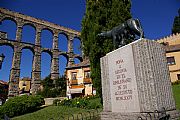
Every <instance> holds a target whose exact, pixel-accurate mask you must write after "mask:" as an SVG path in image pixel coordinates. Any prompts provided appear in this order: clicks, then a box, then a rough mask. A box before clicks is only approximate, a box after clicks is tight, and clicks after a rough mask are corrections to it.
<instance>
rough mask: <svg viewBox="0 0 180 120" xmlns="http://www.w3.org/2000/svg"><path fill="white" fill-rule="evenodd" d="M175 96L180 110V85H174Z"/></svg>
mask: <svg viewBox="0 0 180 120" xmlns="http://www.w3.org/2000/svg"><path fill="white" fill-rule="evenodd" d="M172 88H173V94H174V99H175V101H176V107H177V109H179V110H180V84H179V85H173V87H172Z"/></svg>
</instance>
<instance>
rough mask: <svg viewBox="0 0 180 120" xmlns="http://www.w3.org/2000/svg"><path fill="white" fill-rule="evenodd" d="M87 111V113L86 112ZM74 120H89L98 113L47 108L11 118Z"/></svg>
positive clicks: (68, 108)
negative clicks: (84, 119)
mask: <svg viewBox="0 0 180 120" xmlns="http://www.w3.org/2000/svg"><path fill="white" fill-rule="evenodd" d="M88 111H89V112H88ZM72 115H73V116H74V119H75V118H82V116H83V118H85V117H86V118H90V116H91V117H92V116H93V115H94V116H97V115H98V113H97V111H96V110H91V111H90V110H87V109H80V108H70V107H67V106H49V107H46V108H44V109H41V110H39V111H36V112H33V113H29V114H25V115H21V116H17V117H14V118H12V120H51V119H52V120H64V119H68V116H69V118H70V120H73V117H72Z"/></svg>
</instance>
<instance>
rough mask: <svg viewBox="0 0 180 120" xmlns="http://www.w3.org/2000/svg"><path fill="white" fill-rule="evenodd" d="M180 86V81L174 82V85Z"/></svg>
mask: <svg viewBox="0 0 180 120" xmlns="http://www.w3.org/2000/svg"><path fill="white" fill-rule="evenodd" d="M178 84H180V80H176V81H175V82H172V85H178Z"/></svg>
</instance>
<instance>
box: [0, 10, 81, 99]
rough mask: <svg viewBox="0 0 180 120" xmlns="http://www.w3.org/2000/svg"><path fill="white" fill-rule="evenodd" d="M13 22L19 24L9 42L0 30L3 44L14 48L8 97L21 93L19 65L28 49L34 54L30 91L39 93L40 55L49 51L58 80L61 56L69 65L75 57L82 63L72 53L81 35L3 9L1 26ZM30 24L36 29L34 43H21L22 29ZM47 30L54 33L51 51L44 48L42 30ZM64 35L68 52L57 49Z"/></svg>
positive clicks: (5, 34) (0, 42) (1, 43)
mask: <svg viewBox="0 0 180 120" xmlns="http://www.w3.org/2000/svg"><path fill="white" fill-rule="evenodd" d="M6 19H8V20H12V21H14V22H15V23H16V25H17V28H16V39H15V40H9V39H7V33H6V32H3V31H2V32H1V31H0V45H10V46H11V47H12V48H13V61H12V68H11V71H10V78H9V93H8V95H9V96H16V95H18V92H19V87H18V84H19V77H20V63H21V51H22V49H25V48H28V49H30V50H31V51H32V52H33V65H32V75H31V76H32V78H31V79H32V81H31V92H32V93H36V91H37V89H38V88H39V86H40V79H41V53H42V52H48V53H49V54H51V60H52V61H51V78H52V79H56V78H58V77H59V55H64V56H66V58H67V60H68V64H67V65H68V66H71V65H72V64H74V58H78V59H80V60H81V61H82V60H83V59H82V56H80V55H78V54H74V52H73V39H74V38H79V36H80V32H78V31H75V30H72V29H69V28H65V27H63V26H60V25H57V24H54V23H50V22H48V21H44V20H40V19H37V18H34V17H30V16H27V15H24V14H20V13H17V12H13V11H10V10H8V9H4V8H0V23H1V22H2V21H3V20H6ZM25 25H30V26H33V27H34V28H35V43H34V44H32V43H27V42H22V29H23V26H25ZM44 29H47V30H50V31H51V32H52V34H53V39H52V41H53V42H52V48H51V49H49V48H43V47H42V46H41V31H42V30H44ZM62 33H63V34H64V35H66V36H67V40H68V47H67V48H68V51H67V52H66V51H61V50H59V48H58V35H59V34H62Z"/></svg>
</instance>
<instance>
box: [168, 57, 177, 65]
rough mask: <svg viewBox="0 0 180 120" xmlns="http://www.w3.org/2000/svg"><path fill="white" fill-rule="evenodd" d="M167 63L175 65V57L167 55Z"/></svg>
mask: <svg viewBox="0 0 180 120" xmlns="http://www.w3.org/2000/svg"><path fill="white" fill-rule="evenodd" d="M167 64H168V65H175V64H176V63H175V59H174V57H167Z"/></svg>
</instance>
